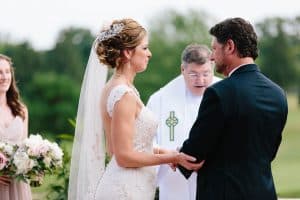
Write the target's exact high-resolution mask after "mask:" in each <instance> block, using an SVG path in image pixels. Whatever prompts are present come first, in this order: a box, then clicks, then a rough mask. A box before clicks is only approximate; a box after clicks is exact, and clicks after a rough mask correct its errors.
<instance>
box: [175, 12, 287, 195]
mask: <svg viewBox="0 0 300 200" xmlns="http://www.w3.org/2000/svg"><path fill="white" fill-rule="evenodd" d="M210 34H211V35H212V36H213V39H212V57H211V59H212V60H213V61H215V65H216V66H215V67H216V70H217V72H219V73H222V74H223V75H225V76H226V77H227V78H226V79H224V80H222V81H220V82H218V83H216V84H214V85H212V86H211V87H209V88H207V89H206V91H205V93H204V96H203V100H202V103H201V105H200V108H199V113H198V116H197V120H196V122H195V123H194V125H193V127H192V129H191V131H190V135H189V138H188V139H187V140H186V141H185V142H184V144H183V146H182V148H181V150H180V151H182V152H184V153H187V154H190V155H192V156H195V157H196V158H197V159H198V160H199V161H200V160H205V163H204V165H203V167H202V168H201V169H199V171H198V177H197V199H201V200H202V199H205V200H221V199H228V200H254V199H255V200H275V199H277V197H276V191H275V186H274V182H273V177H272V172H271V162H272V160H273V159H274V158H275V156H276V153H277V150H278V147H279V144H280V142H281V135H282V130H283V128H284V126H285V123H286V119H287V111H288V107H287V100H286V96H285V93H284V91H283V90H282V89H281V88H280V87H279V86H278V85H276V84H275V83H274V82H272V81H271V80H270V79H268V78H267V77H265V76H264V75H263V74H262V73H261V72H260V70H259V68H258V66H257V65H256V64H255V63H254V60H255V59H256V57H257V56H258V49H257V36H256V33H255V32H254V29H253V27H252V25H251V24H250V23H249V22H247V21H245V20H244V19H241V18H231V19H227V20H225V21H222V22H220V23H218V24H216V25H215V26H214V27H212V28H211V29H210ZM185 168H187V169H190V168H189V166H187V165H186V166H185ZM185 168H183V167H181V166H179V169H180V170H181V172H182V173H183V174H184V175H185V177H186V178H187V177H189V175H190V174H191V171H189V170H187V169H185Z"/></svg>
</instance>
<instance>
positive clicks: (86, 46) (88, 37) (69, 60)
mask: <svg viewBox="0 0 300 200" xmlns="http://www.w3.org/2000/svg"><path fill="white" fill-rule="evenodd" d="M93 40H94V37H93V36H92V34H91V32H90V31H89V30H87V29H82V28H73V27H71V28H68V29H64V30H62V31H61V32H60V34H59V36H58V40H57V43H56V45H55V47H54V49H52V50H50V51H48V52H47V53H46V64H47V66H48V68H49V71H55V72H58V73H63V74H66V75H68V76H70V77H72V79H74V80H76V81H81V80H82V77H83V72H84V69H85V66H86V63H87V60H88V57H89V54H90V50H91V46H92V42H93Z"/></svg>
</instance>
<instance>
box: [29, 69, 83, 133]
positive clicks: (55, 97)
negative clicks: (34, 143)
mask: <svg viewBox="0 0 300 200" xmlns="http://www.w3.org/2000/svg"><path fill="white" fill-rule="evenodd" d="M79 84H80V83H77V82H76V81H74V80H72V79H71V78H70V77H68V76H66V75H57V74H55V73H51V72H48V73H36V74H35V75H34V76H33V78H32V81H31V82H30V83H29V84H27V85H26V87H28V96H27V97H26V98H25V99H24V100H25V102H26V104H27V106H28V108H29V120H30V122H29V125H30V127H29V128H30V133H36V132H39V133H41V134H45V133H52V134H53V133H69V132H72V131H73V128H72V126H70V125H69V123H68V121H67V120H68V119H69V118H73V117H74V116H76V112H77V110H76V107H77V103H78V98H79V89H80V88H79Z"/></svg>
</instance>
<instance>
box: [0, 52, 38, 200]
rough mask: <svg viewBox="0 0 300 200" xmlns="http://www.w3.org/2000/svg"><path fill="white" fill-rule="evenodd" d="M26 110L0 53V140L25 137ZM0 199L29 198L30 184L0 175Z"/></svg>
mask: <svg viewBox="0 0 300 200" xmlns="http://www.w3.org/2000/svg"><path fill="white" fill-rule="evenodd" d="M27 131H28V112H27V108H26V106H25V105H24V104H23V103H22V102H21V100H20V96H19V91H18V88H17V86H16V81H15V77H14V68H13V66H12V61H11V59H10V58H9V57H8V56H5V55H3V54H0V140H1V141H4V142H9V143H14V144H17V143H20V142H21V141H22V140H24V139H25V138H27V135H28V133H27ZM0 199H1V200H31V199H32V197H31V190H30V186H29V185H28V184H26V183H24V182H18V181H16V180H13V179H10V178H8V177H5V176H2V177H0Z"/></svg>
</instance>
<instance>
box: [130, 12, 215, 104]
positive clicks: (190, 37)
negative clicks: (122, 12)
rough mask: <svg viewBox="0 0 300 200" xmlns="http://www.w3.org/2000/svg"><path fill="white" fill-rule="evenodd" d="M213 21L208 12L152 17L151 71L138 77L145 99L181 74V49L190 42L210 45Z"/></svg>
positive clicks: (174, 13) (142, 96) (137, 80)
mask: <svg viewBox="0 0 300 200" xmlns="http://www.w3.org/2000/svg"><path fill="white" fill-rule="evenodd" d="M212 21H213V19H212V18H210V17H209V16H208V15H207V14H206V13H205V12H201V11H199V10H193V9H192V10H188V11H187V12H186V13H179V12H177V11H174V10H168V11H164V12H163V13H161V14H160V15H158V16H157V17H154V18H153V19H152V20H151V21H150V26H149V27H150V28H149V36H150V39H149V40H150V42H149V43H150V46H149V48H150V51H151V52H152V58H151V59H150V62H149V65H148V68H147V71H146V72H144V73H141V74H139V75H138V76H137V77H136V85H137V88H138V89H139V91H140V92H141V98H142V100H143V101H144V102H146V100H147V99H148V98H149V96H150V95H151V94H152V93H153V92H154V91H156V90H158V89H159V88H160V87H162V86H163V85H164V84H166V83H167V82H169V81H170V80H171V79H172V78H174V77H175V76H177V75H179V74H180V64H181V61H180V60H181V58H180V57H181V52H182V51H183V49H184V48H185V46H186V45H188V44H190V43H201V44H206V45H208V46H210V45H209V44H210V36H209V33H208V25H209V24H210V23H211V22H212Z"/></svg>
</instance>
